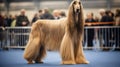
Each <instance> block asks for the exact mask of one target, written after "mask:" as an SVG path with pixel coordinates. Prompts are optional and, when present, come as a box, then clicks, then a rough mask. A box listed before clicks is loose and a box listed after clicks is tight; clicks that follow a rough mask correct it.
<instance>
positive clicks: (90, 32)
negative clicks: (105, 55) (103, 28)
mask: <svg viewBox="0 0 120 67" xmlns="http://www.w3.org/2000/svg"><path fill="white" fill-rule="evenodd" d="M85 22H86V23H89V22H96V21H95V19H94V18H93V13H88V14H87V18H86V19H85ZM86 26H93V25H91V24H89V25H86ZM86 33H87V39H86V41H87V44H88V47H93V38H94V29H87V32H86Z"/></svg>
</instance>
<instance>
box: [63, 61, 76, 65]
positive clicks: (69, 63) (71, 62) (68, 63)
mask: <svg viewBox="0 0 120 67" xmlns="http://www.w3.org/2000/svg"><path fill="white" fill-rule="evenodd" d="M61 64H66V65H72V64H76V63H75V61H62V62H61Z"/></svg>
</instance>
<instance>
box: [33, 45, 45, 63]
mask: <svg viewBox="0 0 120 67" xmlns="http://www.w3.org/2000/svg"><path fill="white" fill-rule="evenodd" d="M45 56H46V49H45V46H44V44H41V46H40V49H39V54H38V56H37V58H36V59H35V63H43V62H42V59H43V58H44V57H45Z"/></svg>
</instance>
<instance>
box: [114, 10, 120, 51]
mask: <svg viewBox="0 0 120 67" xmlns="http://www.w3.org/2000/svg"><path fill="white" fill-rule="evenodd" d="M115 26H117V28H115V29H114V38H115V50H120V49H119V48H120V27H119V26H120V9H116V12H115Z"/></svg>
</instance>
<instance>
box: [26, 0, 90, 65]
mask: <svg viewBox="0 0 120 67" xmlns="http://www.w3.org/2000/svg"><path fill="white" fill-rule="evenodd" d="M83 32H84V18H83V8H82V4H81V2H80V1H79V0H73V1H72V3H71V4H70V6H69V10H68V16H67V17H66V18H63V19H60V20H38V21H36V22H35V23H34V24H33V25H32V28H31V32H30V36H29V41H28V43H27V45H26V47H25V51H24V58H25V59H26V60H27V62H28V64H31V63H33V61H34V62H35V63H43V62H42V59H43V58H44V57H45V55H46V49H51V50H60V54H61V58H62V63H61V64H82V63H85V64H87V63H89V62H88V61H87V60H86V59H85V56H84V53H83V47H82V36H83Z"/></svg>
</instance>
